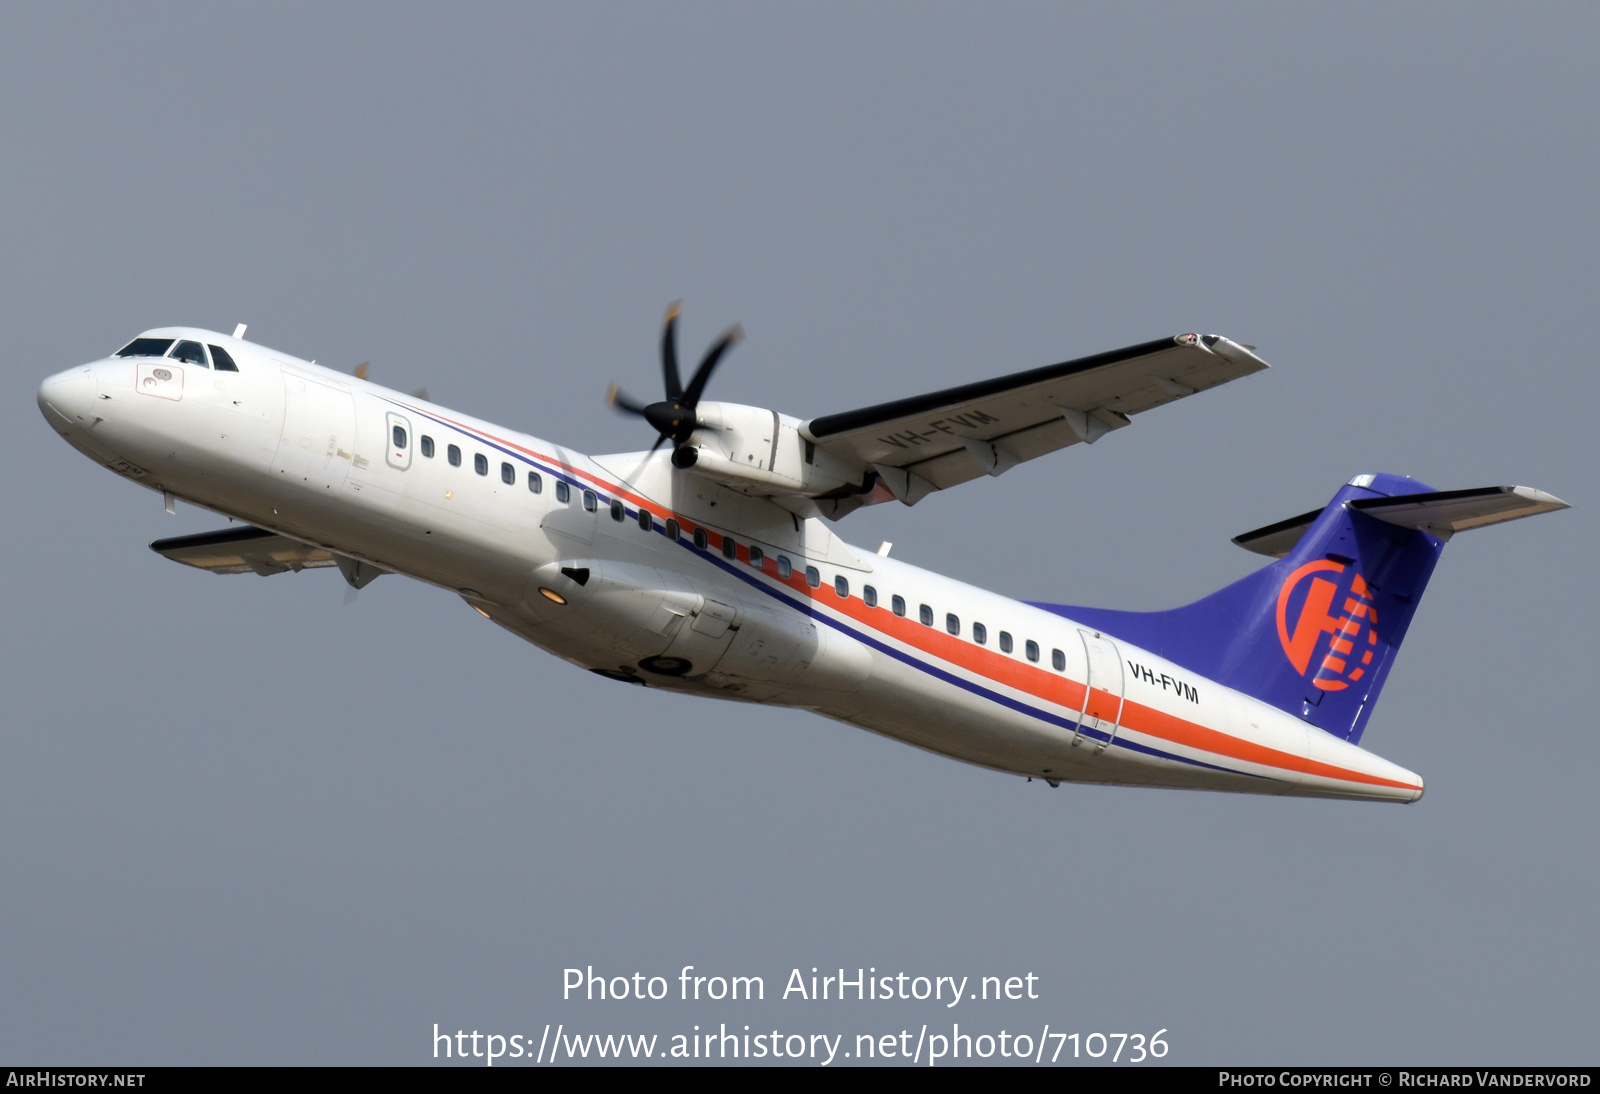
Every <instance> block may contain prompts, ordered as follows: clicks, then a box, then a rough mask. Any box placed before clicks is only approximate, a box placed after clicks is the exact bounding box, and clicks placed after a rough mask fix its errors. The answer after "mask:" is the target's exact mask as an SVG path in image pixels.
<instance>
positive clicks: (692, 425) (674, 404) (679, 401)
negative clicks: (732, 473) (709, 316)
mask: <svg viewBox="0 0 1600 1094" xmlns="http://www.w3.org/2000/svg"><path fill="white" fill-rule="evenodd" d="M678 303H679V302H678V301H673V303H672V306H671V307H670V308H668V309H667V320H666V323H665V325H664V326H663V327H662V330H661V379H662V383H663V386H664V387H665V388H666V396H667V397H666V398H665V399H662V400H661V401H660V402H655V403H648V404H645V403H640V402H637V401H636V400H633V399H630V398H628V396H626V395H624V394H623V393H622V392H621V390H620V389H618V387H617V385H616V384H612V385H611V390H610V391H608V392H607V393H606V401H607V402H608V403H610V404H611V405H612V406H614V407H616V408H617V409H618V410H620V411H622V412H623V413H626V414H636V415H638V416H639V417H641V418H643V419H644V420H645V421H647V422H649V423H650V425H651V426H652V427H653V428H654V429H655V431H656V443H655V444H653V445H651V446H650V451H651V452H654V451H655V450H656V449H658V448H660V447H661V445H662V443H663V442H665V441H668V440H670V441H672V443H673V445H674V448H675V449H680V448H681V446H682V445H684V444H685V443H687V442H688V440H689V435H690V434H691V433H693V432H694V431H695V430H696V429H699V428H701V425H702V423H701V421H700V418H699V416H698V415H697V414H696V413H695V407H696V406H698V405H699V403H700V397H701V395H703V394H704V393H705V390H706V383H707V382H708V381H709V380H710V379H711V373H712V371H713V370H715V369H716V367H717V362H719V361H721V360H722V357H723V355H724V354H725V353H727V352H728V350H730V349H732V348H733V345H734V343H736V342H738V341H739V340H740V339H741V338H743V337H744V328H742V327H740V326H739V324H737V323H735V324H734V325H733V326H731V327H729V328H728V329H727V330H726V331H724V332H723V334H722V337H721V338H718V339H717V340H716V342H714V343H712V346H711V348H710V349H708V350H706V355H705V356H704V357H702V358H701V359H700V367H699V368H697V369H695V370H694V375H693V376H691V377H690V378H689V386H688V387H687V388H686V387H684V386H683V382H682V380H681V379H680V378H679V376H678ZM684 451H687V452H689V454H690V456H689V458H687V460H686V461H680V459H679V456H678V451H676V450H675V451H674V452H673V454H672V462H673V465H674V466H676V467H689V466H692V465H693V463H694V460H693V458H692V456H693V449H687V450H684Z"/></svg>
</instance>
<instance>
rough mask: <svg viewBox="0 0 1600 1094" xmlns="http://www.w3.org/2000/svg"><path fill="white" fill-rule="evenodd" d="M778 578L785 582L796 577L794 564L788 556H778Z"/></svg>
mask: <svg viewBox="0 0 1600 1094" xmlns="http://www.w3.org/2000/svg"><path fill="white" fill-rule="evenodd" d="M778 576H779V577H780V578H782V579H783V580H784V581H788V580H789V579H790V578H791V577H793V576H794V563H792V562H790V561H789V556H788V555H779V556H778Z"/></svg>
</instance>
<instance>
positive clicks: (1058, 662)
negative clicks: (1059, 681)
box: [1050, 650, 1067, 672]
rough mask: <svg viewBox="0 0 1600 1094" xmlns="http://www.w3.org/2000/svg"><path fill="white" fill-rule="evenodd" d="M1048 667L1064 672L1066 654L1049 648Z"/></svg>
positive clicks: (1065, 668) (1065, 669)
mask: <svg viewBox="0 0 1600 1094" xmlns="http://www.w3.org/2000/svg"><path fill="white" fill-rule="evenodd" d="M1050 667H1051V668H1053V669H1055V670H1056V671H1057V672H1066V671H1067V655H1066V654H1064V653H1062V652H1061V651H1060V650H1051V651H1050Z"/></svg>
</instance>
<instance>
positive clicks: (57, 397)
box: [39, 367, 95, 433]
mask: <svg viewBox="0 0 1600 1094" xmlns="http://www.w3.org/2000/svg"><path fill="white" fill-rule="evenodd" d="M94 397H95V383H94V372H93V371H92V370H90V369H87V368H81V367H80V368H69V369H67V370H66V371H65V372H58V373H56V374H55V375H54V376H51V377H49V378H47V379H46V380H45V382H44V383H42V384H40V385H39V410H40V412H42V413H43V414H44V417H45V420H46V421H47V422H49V423H50V426H51V428H52V429H54V430H55V431H56V432H57V433H68V432H70V431H72V430H74V429H83V428H85V427H87V426H88V425H89V423H90V422H92V421H94Z"/></svg>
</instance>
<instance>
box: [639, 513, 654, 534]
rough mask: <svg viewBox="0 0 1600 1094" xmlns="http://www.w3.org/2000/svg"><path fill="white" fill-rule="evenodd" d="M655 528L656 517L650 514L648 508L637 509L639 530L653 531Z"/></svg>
mask: <svg viewBox="0 0 1600 1094" xmlns="http://www.w3.org/2000/svg"><path fill="white" fill-rule="evenodd" d="M655 528H656V518H655V517H652V516H651V515H650V510H648V509H641V510H639V531H641V532H653V531H655Z"/></svg>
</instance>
